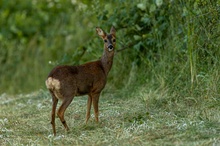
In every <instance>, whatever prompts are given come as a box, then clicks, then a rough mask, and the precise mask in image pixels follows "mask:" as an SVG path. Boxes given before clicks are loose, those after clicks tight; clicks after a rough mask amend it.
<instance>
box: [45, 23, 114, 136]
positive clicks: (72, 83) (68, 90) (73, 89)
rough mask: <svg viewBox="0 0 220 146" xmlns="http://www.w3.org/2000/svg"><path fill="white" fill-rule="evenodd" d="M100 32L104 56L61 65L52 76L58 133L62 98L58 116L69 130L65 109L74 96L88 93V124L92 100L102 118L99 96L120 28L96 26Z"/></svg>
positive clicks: (54, 110) (109, 67)
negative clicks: (106, 31)
mask: <svg viewBox="0 0 220 146" xmlns="http://www.w3.org/2000/svg"><path fill="white" fill-rule="evenodd" d="M96 31H97V34H98V35H99V36H100V37H101V38H102V39H103V40H104V52H103V55H102V57H101V59H99V60H97V61H93V62H88V63H85V64H83V65H79V66H67V65H63V66H57V67H55V68H54V69H53V70H52V71H51V72H50V73H49V75H48V78H47V80H46V86H47V88H48V89H49V91H50V93H51V95H52V102H53V105H52V113H51V124H52V128H53V133H54V135H56V129H55V112H56V106H57V103H58V100H62V104H61V106H60V108H59V109H58V111H57V115H58V117H59V118H60V121H61V122H62V124H63V126H64V127H65V129H66V130H67V131H68V130H69V127H68V126H67V124H66V121H65V119H64V112H65V110H66V108H67V107H68V106H69V105H70V103H71V102H72V100H73V98H74V96H79V95H86V94H87V95H88V101H87V112H86V123H87V122H88V120H89V118H90V110H91V104H92V103H93V107H94V113H95V119H96V122H98V121H99V118H98V116H99V108H98V102H99V96H100V93H101V91H102V90H103V88H104V87H105V84H106V81H107V75H108V73H109V71H110V69H111V67H112V63H113V57H114V49H115V44H116V30H115V28H114V27H113V26H112V28H111V30H110V34H107V33H105V32H104V31H103V30H102V29H101V28H99V27H97V28H96Z"/></svg>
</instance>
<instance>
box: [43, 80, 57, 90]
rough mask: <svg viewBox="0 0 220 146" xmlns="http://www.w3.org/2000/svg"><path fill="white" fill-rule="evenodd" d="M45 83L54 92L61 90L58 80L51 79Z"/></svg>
mask: <svg viewBox="0 0 220 146" xmlns="http://www.w3.org/2000/svg"><path fill="white" fill-rule="evenodd" d="M45 83H46V86H47V89H52V90H59V89H60V81H59V80H57V79H54V78H52V77H49V78H48V79H47V80H46V82H45Z"/></svg>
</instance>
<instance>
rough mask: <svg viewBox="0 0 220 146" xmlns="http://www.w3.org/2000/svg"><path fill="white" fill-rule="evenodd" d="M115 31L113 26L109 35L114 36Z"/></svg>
mask: <svg viewBox="0 0 220 146" xmlns="http://www.w3.org/2000/svg"><path fill="white" fill-rule="evenodd" d="M115 33H116V30H115V28H114V26H112V28H111V30H110V34H112V35H114V36H115Z"/></svg>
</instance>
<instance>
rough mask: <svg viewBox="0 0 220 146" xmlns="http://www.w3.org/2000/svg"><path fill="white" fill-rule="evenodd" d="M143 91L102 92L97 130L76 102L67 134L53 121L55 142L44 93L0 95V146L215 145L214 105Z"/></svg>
mask: <svg viewBox="0 0 220 146" xmlns="http://www.w3.org/2000/svg"><path fill="white" fill-rule="evenodd" d="M143 89H145V87H143ZM143 89H140V91H137V92H136V93H132V94H130V98H125V95H122V94H120V93H113V94H110V93H107V92H104V93H103V94H102V96H101V98H100V104H99V105H100V123H99V124H96V123H95V121H94V116H93V115H92V116H91V118H90V121H89V123H88V124H87V125H86V124H85V122H84V121H85V113H86V102H87V97H75V98H74V100H73V102H72V104H71V105H70V106H69V108H68V109H67V111H66V113H65V116H66V120H67V123H68V125H69V127H70V132H68V133H66V132H65V131H64V128H63V126H62V125H61V122H60V121H59V119H58V118H56V129H57V136H55V137H54V136H53V135H52V127H51V125H50V112H51V97H50V95H49V93H48V92H47V91H44V90H41V91H39V92H35V93H32V94H27V95H17V96H8V95H6V94H2V95H1V96H0V99H1V103H0V104H1V105H0V111H1V112H0V145H1V146H5V145H8V146H10V145H190V146H191V145H195V146H197V145H198V146H201V145H204V146H207V145H210V146H218V145H220V112H219V111H220V107H219V106H218V105H219V100H216V99H201V101H203V100H206V102H201V103H200V101H198V100H194V99H191V98H185V99H184V100H181V99H178V98H176V100H173V99H174V98H168V97H167V96H168V95H166V92H158V91H147V90H143ZM128 95H129V94H128ZM58 106H59V105H58Z"/></svg>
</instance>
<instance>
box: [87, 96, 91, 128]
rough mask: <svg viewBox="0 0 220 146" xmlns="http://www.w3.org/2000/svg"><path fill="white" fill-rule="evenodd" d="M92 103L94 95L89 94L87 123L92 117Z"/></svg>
mask: <svg viewBox="0 0 220 146" xmlns="http://www.w3.org/2000/svg"><path fill="white" fill-rule="evenodd" d="M91 105H92V96H90V95H89V96H88V101H87V112H86V124H87V122H88V120H89V118H90V110H91Z"/></svg>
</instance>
